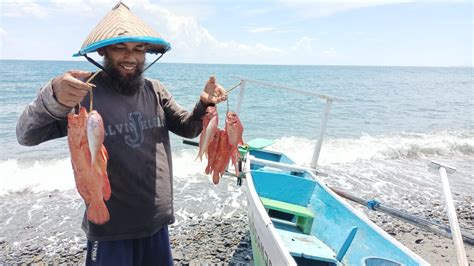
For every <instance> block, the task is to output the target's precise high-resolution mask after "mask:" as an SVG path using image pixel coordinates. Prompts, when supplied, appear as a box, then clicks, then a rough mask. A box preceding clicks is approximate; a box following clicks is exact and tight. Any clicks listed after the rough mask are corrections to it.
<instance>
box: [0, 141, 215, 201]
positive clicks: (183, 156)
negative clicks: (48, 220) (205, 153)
mask: <svg viewBox="0 0 474 266" xmlns="http://www.w3.org/2000/svg"><path fill="white" fill-rule="evenodd" d="M196 155H197V149H194V148H191V149H184V150H180V151H177V152H175V153H174V154H173V159H174V160H173V174H174V178H175V181H183V182H180V184H182V185H183V186H189V185H190V184H193V183H199V182H203V181H204V182H212V181H211V177H209V176H205V175H204V169H205V168H206V165H207V160H203V161H202V162H201V161H199V160H195V158H196ZM0 172H1V173H2V175H1V176H0V195H5V194H8V193H16V192H22V191H31V192H35V193H37V192H43V191H54V190H60V191H62V190H69V189H75V188H76V185H75V181H74V174H73V170H72V166H71V161H70V158H69V157H67V158H63V159H46V160H35V161H29V162H24V161H22V160H16V159H8V160H4V161H0Z"/></svg>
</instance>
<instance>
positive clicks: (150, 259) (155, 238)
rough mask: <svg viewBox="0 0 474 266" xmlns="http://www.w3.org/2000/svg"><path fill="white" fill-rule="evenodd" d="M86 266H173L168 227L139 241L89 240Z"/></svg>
mask: <svg viewBox="0 0 474 266" xmlns="http://www.w3.org/2000/svg"><path fill="white" fill-rule="evenodd" d="M86 265H87V266H89V265H114V266H115V265H116V266H120V265H124V266H125V265H127V266H129V265H166V266H168V265H173V257H172V255H171V247H170V241H169V235H168V227H167V226H165V227H163V228H162V229H160V230H159V231H158V232H156V233H155V234H154V235H152V236H150V237H144V238H138V239H127V240H117V241H89V240H88V241H87V258H86Z"/></svg>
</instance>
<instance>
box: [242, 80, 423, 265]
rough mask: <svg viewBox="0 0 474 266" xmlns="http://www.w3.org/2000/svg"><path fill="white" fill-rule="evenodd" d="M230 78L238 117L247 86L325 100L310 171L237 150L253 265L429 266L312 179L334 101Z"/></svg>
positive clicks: (271, 155)
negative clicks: (235, 86)
mask: <svg viewBox="0 0 474 266" xmlns="http://www.w3.org/2000/svg"><path fill="white" fill-rule="evenodd" d="M234 77H235V78H237V79H239V80H240V83H239V84H240V94H239V97H238V102H237V108H236V112H237V113H240V107H241V102H242V99H243V94H244V91H245V86H246V84H247V83H253V84H257V85H259V86H263V87H273V88H280V89H286V90H289V91H291V92H296V93H302V94H305V95H309V96H316V97H319V98H321V99H323V100H325V101H326V107H325V110H324V116H323V119H322V122H321V128H320V135H319V138H318V142H317V143H316V145H315V151H314V154H313V158H312V162H311V167H301V166H298V165H296V164H295V163H294V162H293V161H292V160H291V159H290V158H288V157H287V156H286V155H285V154H283V153H278V152H272V151H267V150H262V149H260V148H263V147H264V146H265V145H261V147H259V145H250V151H249V152H247V153H246V152H245V151H244V152H241V153H242V155H243V160H242V168H243V169H242V170H244V171H243V172H244V173H245V177H246V180H247V182H246V183H247V203H248V219H249V228H250V234H251V239H252V250H253V257H254V264H255V265H367V266H369V265H370V266H378V265H385V266H397V265H427V264H428V263H427V262H426V261H425V260H423V259H422V258H421V257H419V256H418V255H417V254H415V253H413V252H412V251H411V250H409V249H408V248H407V247H405V246H404V245H402V244H401V243H399V242H398V241H396V240H395V239H394V238H393V237H391V236H390V235H389V234H387V233H386V232H385V231H383V230H382V229H381V228H379V227H378V226H377V225H375V224H374V223H372V222H371V221H370V220H369V219H368V218H367V217H366V216H365V215H364V214H362V213H361V212H359V211H357V210H355V209H354V208H353V207H352V206H351V205H350V204H349V203H347V202H346V201H345V200H344V199H342V198H340V197H339V196H338V195H337V194H335V193H334V192H333V191H331V190H330V189H329V188H328V187H327V186H326V185H325V184H324V183H323V182H322V181H321V180H320V179H319V178H318V177H317V174H319V173H318V172H317V170H316V167H317V161H318V158H319V152H320V150H321V145H322V139H323V136H324V131H325V128H326V123H327V119H328V116H329V111H330V108H331V104H332V102H333V101H338V100H339V99H337V98H335V97H330V96H326V95H319V94H316V93H312V92H307V91H302V90H298V89H294V88H290V87H287V86H282V85H275V84H269V83H266V82H262V81H256V80H251V79H247V78H242V77H238V76H234ZM252 146H253V147H252ZM252 148H253V149H252ZM239 179H240V178H239ZM238 182H239V181H238Z"/></svg>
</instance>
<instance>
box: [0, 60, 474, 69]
mask: <svg viewBox="0 0 474 266" xmlns="http://www.w3.org/2000/svg"><path fill="white" fill-rule="evenodd" d="M0 61H46V62H84V63H88V61H87V60H84V61H83V60H63V59H7V58H0ZM159 63H160V64H188V65H248V66H334V67H336V66H341V67H433V68H449V67H453V68H473V67H474V65H351V64H347V65H341V64H334V65H332V64H323V65H318V64H253V63H240V64H236V63H195V62H163V61H162V62H159Z"/></svg>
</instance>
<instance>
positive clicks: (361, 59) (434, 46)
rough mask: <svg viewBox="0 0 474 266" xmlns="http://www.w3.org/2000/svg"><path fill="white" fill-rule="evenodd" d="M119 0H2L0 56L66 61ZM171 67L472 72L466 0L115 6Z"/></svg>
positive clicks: (202, 0) (145, 1)
mask: <svg viewBox="0 0 474 266" xmlns="http://www.w3.org/2000/svg"><path fill="white" fill-rule="evenodd" d="M117 2H118V0H36V1H35V0H17V1H11V0H0V12H1V20H0V40H1V43H0V59H20V60H30V59H31V60H84V59H83V58H73V57H72V54H74V53H76V52H77V51H78V50H79V48H80V47H81V46H82V43H83V42H84V40H85V38H86V37H87V35H88V34H89V32H90V31H91V30H92V29H93V28H94V27H95V25H97V23H98V22H99V21H100V20H101V19H102V18H103V17H104V16H105V15H106V14H107V13H108V12H109V11H110V10H111V9H112V8H113V7H114V6H115V4H116V3H117ZM123 2H124V3H125V4H126V5H128V6H129V7H130V9H131V10H132V12H133V13H135V14H136V15H137V16H138V17H140V18H141V19H142V20H143V21H145V22H146V23H147V24H148V25H150V26H151V27H152V28H153V29H155V30H156V31H157V32H159V33H160V34H161V35H162V37H163V38H164V39H165V40H167V41H168V42H170V43H171V46H172V50H171V51H170V52H168V53H167V54H166V55H165V56H164V57H163V58H162V59H161V61H163V62H172V63H211V64H216V63H223V64H277V65H288V64H290V65H376V66H471V67H472V66H473V56H474V55H473V35H474V33H473V24H474V23H473V10H474V9H473V3H472V1H449V2H448V1H446V2H440V1H423V2H420V1H408V0H405V1H400V0H399V1H397V0H379V1H368V0H366V1H356V0H346V1H344V2H341V1H317V0H314V1H309V0H261V1H257V0H253V1H251V0H220V1H218V0H196V1H193V0H185V1H179V0H163V1H158V0H157V1H154V0H135V1H134V0H123Z"/></svg>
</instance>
